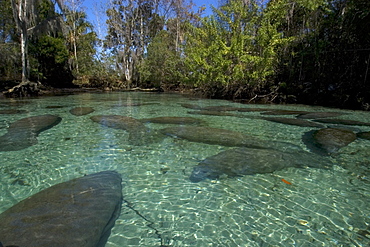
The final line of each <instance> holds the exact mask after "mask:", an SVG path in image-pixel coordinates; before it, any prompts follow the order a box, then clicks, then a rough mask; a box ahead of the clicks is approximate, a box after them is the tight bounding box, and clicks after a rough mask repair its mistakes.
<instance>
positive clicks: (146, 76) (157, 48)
mask: <svg viewBox="0 0 370 247" xmlns="http://www.w3.org/2000/svg"><path fill="white" fill-rule="evenodd" d="M180 64H181V58H180V55H179V54H178V53H177V52H176V49H175V44H174V39H173V37H171V33H169V32H168V31H165V30H162V31H161V32H159V33H158V34H157V35H156V36H155V38H154V39H153V41H152V42H151V43H150V44H149V46H148V52H147V56H146V57H145V59H144V61H143V63H142V65H141V67H140V75H141V77H140V78H141V81H142V83H149V84H152V85H153V86H155V87H161V86H162V87H165V85H168V84H172V83H177V82H178V81H179V74H178V73H179V66H180Z"/></svg>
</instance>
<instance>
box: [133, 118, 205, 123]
mask: <svg viewBox="0 0 370 247" xmlns="http://www.w3.org/2000/svg"><path fill="white" fill-rule="evenodd" d="M139 121H140V122H142V123H159V124H202V123H203V122H204V121H203V120H201V119H198V118H192V117H155V118H145V119H139Z"/></svg>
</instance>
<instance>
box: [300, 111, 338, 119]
mask: <svg viewBox="0 0 370 247" xmlns="http://www.w3.org/2000/svg"><path fill="white" fill-rule="evenodd" d="M341 115H343V113H340V112H308V113H304V114H300V115H298V116H297V117H298V118H302V119H316V118H328V117H337V116H341Z"/></svg>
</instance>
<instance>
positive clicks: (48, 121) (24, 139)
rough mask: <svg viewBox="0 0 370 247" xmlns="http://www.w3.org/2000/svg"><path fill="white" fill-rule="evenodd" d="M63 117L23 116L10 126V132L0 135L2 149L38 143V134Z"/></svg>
mask: <svg viewBox="0 0 370 247" xmlns="http://www.w3.org/2000/svg"><path fill="white" fill-rule="evenodd" d="M61 120H62V118H60V117H58V116H54V115H41V116H35V117H28V118H22V119H20V120H18V121H16V122H14V123H12V124H10V126H9V128H8V133H6V134H5V135H3V136H0V151H17V150H21V149H25V148H28V147H30V146H32V145H34V144H36V143H37V136H38V135H39V134H40V133H41V132H42V131H45V130H47V129H50V128H52V127H53V126H55V125H57V124H58V123H60V121H61Z"/></svg>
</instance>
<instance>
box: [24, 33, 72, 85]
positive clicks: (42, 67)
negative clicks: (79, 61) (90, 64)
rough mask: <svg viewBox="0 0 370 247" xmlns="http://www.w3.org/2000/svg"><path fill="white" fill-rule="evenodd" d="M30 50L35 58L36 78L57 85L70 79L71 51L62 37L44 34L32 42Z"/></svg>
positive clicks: (34, 73) (34, 76) (34, 75)
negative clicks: (69, 61)
mask: <svg viewBox="0 0 370 247" xmlns="http://www.w3.org/2000/svg"><path fill="white" fill-rule="evenodd" d="M29 52H30V55H31V56H32V57H33V58H34V59H33V60H32V62H33V63H34V66H33V68H35V69H34V70H33V71H32V72H33V75H32V77H33V78H34V80H38V81H41V82H44V83H45V84H48V85H52V86H57V87H58V86H63V85H64V84H65V83H66V82H68V81H70V78H71V73H70V71H69V69H68V57H69V53H68V50H67V47H66V46H65V41H64V39H63V38H62V37H51V36H48V35H44V36H42V37H40V38H39V39H37V40H34V41H33V42H32V43H31V44H30V50H29ZM36 68H37V69H36Z"/></svg>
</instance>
